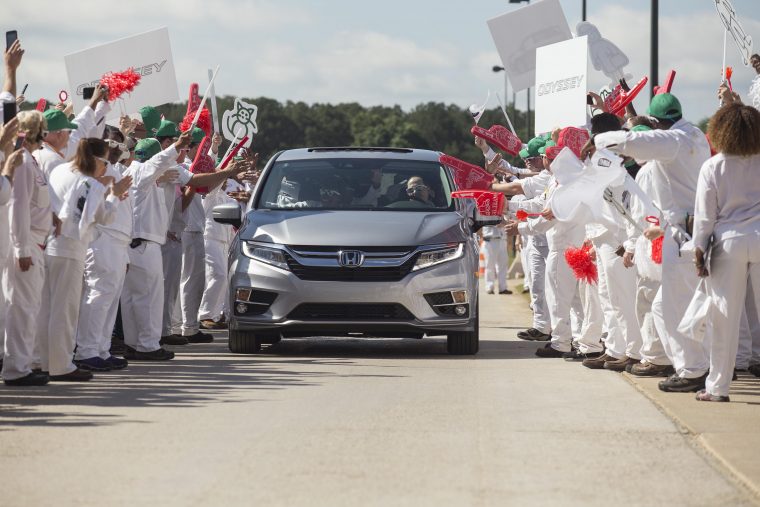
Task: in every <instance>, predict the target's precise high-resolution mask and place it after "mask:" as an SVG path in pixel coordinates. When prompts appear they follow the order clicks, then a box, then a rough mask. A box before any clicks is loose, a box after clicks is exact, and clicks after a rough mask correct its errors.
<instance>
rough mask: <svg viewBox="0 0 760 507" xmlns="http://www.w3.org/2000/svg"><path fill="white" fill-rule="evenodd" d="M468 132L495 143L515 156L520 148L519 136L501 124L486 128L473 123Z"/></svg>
mask: <svg viewBox="0 0 760 507" xmlns="http://www.w3.org/2000/svg"><path fill="white" fill-rule="evenodd" d="M470 132H471V133H472V135H474V136H476V137H479V138H481V139H485V140H486V141H488V142H489V143H491V144H495V145H496V146H498V147H499V148H500V149H502V150H504V151H506V152H507V153H509V154H510V155H514V156H517V155H518V154H519V153H520V150H521V149H522V141H520V138H519V137H517V136H516V135H515V134H513V133H512V131H511V130H509V129H508V128H506V127H503V126H501V125H493V126H492V127H491V128H490V129H488V130H486V129H484V128H483V127H478V126H477V125H475V126H474V127H472V128H471V129H470Z"/></svg>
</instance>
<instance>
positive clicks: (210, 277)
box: [199, 239, 229, 320]
mask: <svg viewBox="0 0 760 507" xmlns="http://www.w3.org/2000/svg"><path fill="white" fill-rule="evenodd" d="M204 247H205V249H206V257H205V264H206V290H204V291H203V299H201V306H200V315H199V318H200V320H219V318H220V317H221V316H222V315H223V314H224V310H225V307H226V306H227V305H225V301H227V296H228V294H227V291H228V287H229V285H228V282H227V251H228V249H229V245H228V244H227V242H226V241H218V240H215V239H207V240H206V241H205V242H204Z"/></svg>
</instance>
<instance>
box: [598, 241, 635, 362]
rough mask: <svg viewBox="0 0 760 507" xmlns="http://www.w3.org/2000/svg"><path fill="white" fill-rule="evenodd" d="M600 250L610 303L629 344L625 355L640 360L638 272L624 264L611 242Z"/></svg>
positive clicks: (604, 244) (625, 342) (624, 340)
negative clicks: (637, 302)
mask: <svg viewBox="0 0 760 507" xmlns="http://www.w3.org/2000/svg"><path fill="white" fill-rule="evenodd" d="M600 247H601V248H600V250H597V256H600V259H601V261H602V268H603V269H604V274H605V280H606V282H607V292H608V294H609V298H610V304H611V305H612V311H613V312H614V316H615V320H616V321H617V325H618V327H619V329H620V332H621V335H622V339H623V342H624V344H625V345H624V347H625V348H624V349H623V350H622V352H623V353H624V355H626V356H628V357H630V358H632V359H639V360H640V359H641V345H642V340H641V330H640V329H639V323H638V320H637V319H636V269H634V268H626V267H625V266H624V265H623V258H622V257H620V256H619V255H617V254H616V253H615V249H616V247H613V246H612V244H611V243H608V242H603V243H602V244H601V245H600ZM610 332H611V330H610ZM616 348H619V347H616ZM615 352H616V353H617V352H619V350H615Z"/></svg>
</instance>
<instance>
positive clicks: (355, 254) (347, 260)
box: [338, 250, 364, 268]
mask: <svg viewBox="0 0 760 507" xmlns="http://www.w3.org/2000/svg"><path fill="white" fill-rule="evenodd" d="M362 263H364V254H363V253H362V252H359V251H358V250H341V251H340V252H338V264H340V265H341V266H343V267H344V268H358V267H359V266H361V265H362Z"/></svg>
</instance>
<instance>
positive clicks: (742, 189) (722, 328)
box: [694, 103, 760, 401]
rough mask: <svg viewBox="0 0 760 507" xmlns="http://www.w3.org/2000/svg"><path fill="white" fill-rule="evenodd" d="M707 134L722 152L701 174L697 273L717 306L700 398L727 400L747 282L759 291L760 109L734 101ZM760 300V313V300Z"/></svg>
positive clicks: (696, 227)
mask: <svg viewBox="0 0 760 507" xmlns="http://www.w3.org/2000/svg"><path fill="white" fill-rule="evenodd" d="M708 135H709V136H710V140H711V141H712V144H713V147H714V148H715V149H716V150H717V151H718V154H717V155H715V156H714V157H712V158H710V159H709V160H708V161H707V162H705V163H704V165H703V166H702V169H701V171H700V173H699V182H698V184H697V200H696V210H695V217H694V219H695V220H694V245H695V247H696V255H695V257H696V258H695V263H696V265H697V274H698V275H699V276H700V277H706V276H708V275H710V282H711V283H710V285H711V291H710V292H711V298H712V301H713V303H714V305H713V311H712V313H711V316H712V326H711V329H710V331H709V332H708V333H709V336H708V340H709V342H708V344H707V349H708V352H709V354H710V373H709V374H708V376H707V380H706V381H705V389H703V390H701V391H699V392H698V393H697V400H700V401H729V398H728V391H729V387H730V385H731V377H732V375H733V371H734V363H735V361H736V352H737V348H738V344H739V323H740V319H741V315H742V310H743V309H744V307H745V298H746V293H747V284H748V283H750V284H752V285H751V287H752V291H753V292H754V294H755V295H757V294H760V112H758V110H757V109H755V108H754V107H750V106H745V105H742V104H741V103H732V104H728V105H726V106H724V107H722V108H721V109H719V110H718V112H717V113H715V115H714V116H713V117H712V119H711V120H710V124H709V127H708ZM710 246H712V257H711V260H710V266H709V269H708V266H707V264H706V256H705V252H707V251H708V248H709V247H710ZM755 305H756V306H757V311H758V312H760V298H755Z"/></svg>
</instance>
